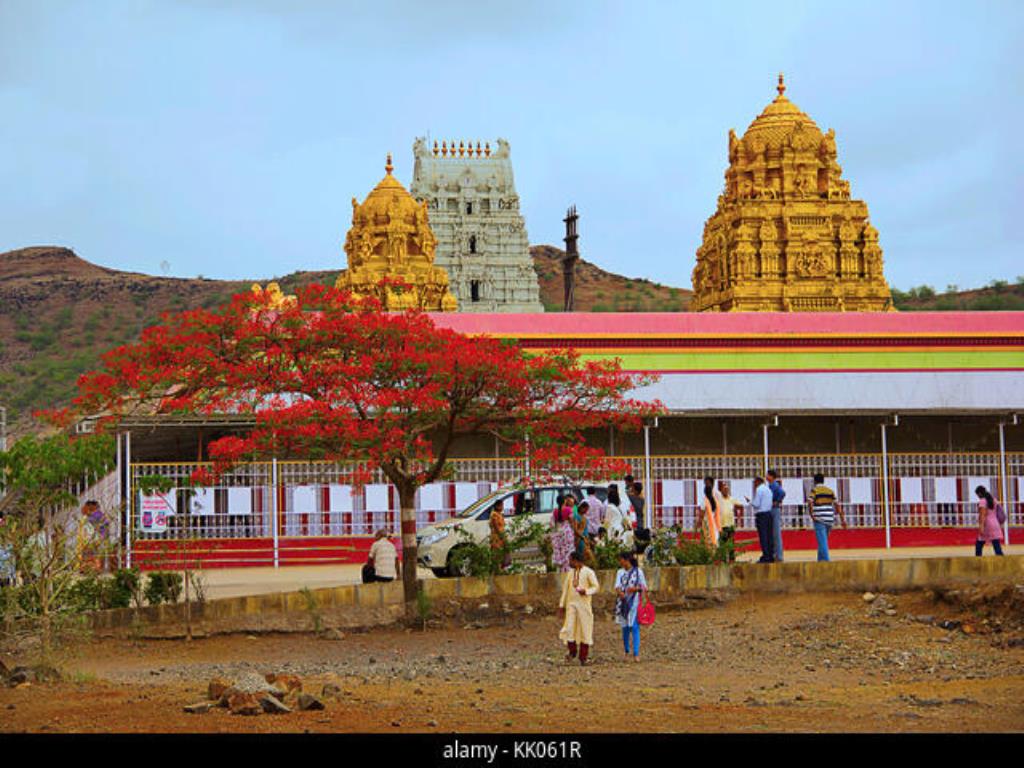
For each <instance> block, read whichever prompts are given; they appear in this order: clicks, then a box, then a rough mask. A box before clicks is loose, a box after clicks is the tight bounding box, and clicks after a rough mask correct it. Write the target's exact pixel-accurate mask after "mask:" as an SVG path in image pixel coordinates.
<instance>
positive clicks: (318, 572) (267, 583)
mask: <svg viewBox="0 0 1024 768" xmlns="http://www.w3.org/2000/svg"><path fill="white" fill-rule="evenodd" d="M985 550H986V551H985V557H993V556H994V555H993V554H992V550H991V549H990V548H988V547H986V548H985ZM1004 551H1005V552H1007V554H1011V555H1024V544H1014V545H1012V546H1009V547H1006V548H1005V550H1004ZM957 555H963V556H964V557H973V556H974V552H973V550H972V549H971V548H970V547H900V548H898V549H839V550H835V549H834V550H832V559H833V560H866V559H878V558H891V559H902V558H910V557H955V556H957ZM785 556H786V560H787V561H792V562H798V561H808V560H815V559H816V557H817V553H816V552H815V550H812V549H807V550H794V551H788V550H787V551H786V553H785ZM757 558H758V553H755V552H750V551H748V552H744V553H743V554H742V555H741V556H740V560H741V561H742V562H752V561H754V560H756V559H757ZM361 568H362V566H359V565H304V566H298V565H296V566H287V567H284V568H213V569H210V570H207V571H204V572H203V579H204V581H205V584H206V597H207V598H210V599H212V598H218V597H239V596H242V595H261V594H266V593H268V592H295V591H298V590H300V589H302V588H303V587H309V588H310V589H321V588H324V587H338V586H342V585H345V584H358V583H359V582H360V572H361ZM418 575H419V577H420V578H421V579H432V578H434V574H433V573H431V572H430V571H429V570H425V569H423V568H420V569H419V570H418Z"/></svg>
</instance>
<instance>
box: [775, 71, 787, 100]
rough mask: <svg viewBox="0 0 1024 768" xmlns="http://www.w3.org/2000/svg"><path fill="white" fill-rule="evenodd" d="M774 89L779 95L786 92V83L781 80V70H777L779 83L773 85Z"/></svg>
mask: <svg viewBox="0 0 1024 768" xmlns="http://www.w3.org/2000/svg"><path fill="white" fill-rule="evenodd" d="M775 90H777V91H778V92H779V96H781V95H782V94H784V93H785V92H786V83H785V82H784V81H783V77H782V73H781V72H779V84H778V85H777V86H775Z"/></svg>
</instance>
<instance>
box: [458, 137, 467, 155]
mask: <svg viewBox="0 0 1024 768" xmlns="http://www.w3.org/2000/svg"><path fill="white" fill-rule="evenodd" d="M465 154H466V145H465V143H463V142H461V141H460V142H459V157H464V156H465Z"/></svg>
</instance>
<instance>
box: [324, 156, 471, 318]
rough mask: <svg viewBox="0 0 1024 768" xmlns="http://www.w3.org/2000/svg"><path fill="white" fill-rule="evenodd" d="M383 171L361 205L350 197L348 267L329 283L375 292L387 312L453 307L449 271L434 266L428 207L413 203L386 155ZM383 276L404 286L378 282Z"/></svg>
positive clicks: (449, 309)
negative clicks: (350, 215) (350, 224)
mask: <svg viewBox="0 0 1024 768" xmlns="http://www.w3.org/2000/svg"><path fill="white" fill-rule="evenodd" d="M384 170H385V171H386V174H385V176H384V178H383V179H381V182H380V183H379V184H378V185H377V186H376V187H374V188H373V191H372V192H370V194H369V195H367V196H366V199H365V200H364V201H363V202H362V204H359V202H357V201H356V199H355V198H354V197H353V198H352V228H351V229H349V231H348V234H347V235H346V236H345V255H346V256H347V257H348V269H346V270H344V271H342V273H341V274H340V275H338V279H337V280H336V281H335V284H334V285H335V287H336V288H342V289H345V290H347V291H351V292H352V293H355V294H358V295H360V296H375V297H377V298H378V299H379V300H380V301H381V303H382V304H383V305H384V308H385V309H388V310H405V309H422V310H425V311H427V312H453V311H455V309H456V306H457V305H456V301H455V297H454V296H453V295H452V293H451V291H450V290H449V288H448V273H447V272H445V271H444V269H442V268H441V267H437V266H434V250H435V249H436V248H437V238H435V237H434V233H433V232H432V231H431V229H430V224H429V223H428V221H427V205H426V203H425V202H424V203H417V202H416V201H415V200H414V199H413V197H412V195H410V194H409V193H408V192H407V191H406V189H405V187H403V186H402V185H401V183H400V182H399V181H398V180H397V179H395V177H394V176H392V175H391V171H393V170H394V168H393V167H392V165H391V155H390V154H389V155H388V159H387V164H386V165H385V166H384ZM388 279H390V280H396V281H401V282H402V283H405V285H406V286H407V287H398V286H395V285H391V284H388V283H387V282H385V283H384V284H382V282H381V281H386V280H388Z"/></svg>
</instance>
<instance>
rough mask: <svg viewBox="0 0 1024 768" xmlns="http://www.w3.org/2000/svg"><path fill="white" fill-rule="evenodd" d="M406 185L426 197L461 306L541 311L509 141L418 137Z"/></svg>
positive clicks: (440, 257)
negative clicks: (483, 143) (430, 141)
mask: <svg viewBox="0 0 1024 768" xmlns="http://www.w3.org/2000/svg"><path fill="white" fill-rule="evenodd" d="M413 155H414V157H415V161H416V162H415V166H414V168H413V179H412V184H410V185H409V192H410V193H411V194H412V196H413V197H415V198H416V199H417V200H426V201H427V205H428V207H429V212H430V228H431V229H432V230H433V231H434V235H435V236H436V237H437V251H436V255H435V260H434V263H435V264H436V265H437V266H438V267H442V268H444V270H445V271H446V272H447V273H448V280H449V284H450V286H451V291H452V293H454V294H455V297H456V299H458V302H459V309H458V311H459V312H543V311H544V305H543V304H541V301H540V286H539V284H538V282H537V273H536V271H535V270H534V268H533V258H532V257H531V256H530V244H529V239H528V238H527V234H526V222H525V221H524V220H523V217H522V214H520V213H519V196H518V195H517V194H516V187H515V182H514V180H513V177H512V161H511V160H510V159H509V145H508V142H507V141H505V140H504V139H498V148H497V149H496V150H494V151H492V150H491V147H490V144H489V143H488V144H487V145H486V146H484V147H483V148H481V144H480V142H476V145H475V146H474V145H473V143H472V142H469V143H468V145H467V144H466V143H464V142H461V141H460V142H459V144H458V146H457V147H456V145H455V142H451V143H450V145H449V142H448V141H444V142H437V141H435V142H434V143H433V147H432V148H431V147H428V146H427V141H426V139H423V138H419V139H416V142H415V143H414V144H413Z"/></svg>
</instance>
